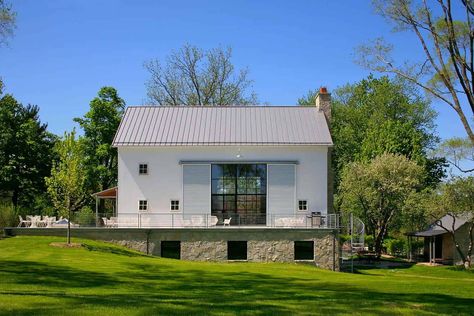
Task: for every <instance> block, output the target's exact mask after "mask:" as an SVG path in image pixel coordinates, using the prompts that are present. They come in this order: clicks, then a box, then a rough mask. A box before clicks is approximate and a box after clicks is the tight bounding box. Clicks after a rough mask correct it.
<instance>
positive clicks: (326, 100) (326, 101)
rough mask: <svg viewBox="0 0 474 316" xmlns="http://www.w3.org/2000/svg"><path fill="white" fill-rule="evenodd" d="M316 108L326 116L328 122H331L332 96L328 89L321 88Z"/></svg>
mask: <svg viewBox="0 0 474 316" xmlns="http://www.w3.org/2000/svg"><path fill="white" fill-rule="evenodd" d="M316 108H317V109H318V111H321V112H323V113H324V115H325V116H326V121H327V122H328V125H329V122H331V94H330V93H329V92H328V89H327V88H326V87H321V88H319V93H318V95H317V96H316Z"/></svg>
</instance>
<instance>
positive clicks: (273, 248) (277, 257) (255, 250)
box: [247, 240, 295, 262]
mask: <svg viewBox="0 0 474 316" xmlns="http://www.w3.org/2000/svg"><path fill="white" fill-rule="evenodd" d="M294 251H295V247H294V242H292V241H290V240H249V241H248V242H247V260H248V261H253V262H293V261H294V258H293V257H294Z"/></svg>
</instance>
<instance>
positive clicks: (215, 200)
mask: <svg viewBox="0 0 474 316" xmlns="http://www.w3.org/2000/svg"><path fill="white" fill-rule="evenodd" d="M223 207H224V197H223V196H219V195H213V196H212V210H215V211H221V210H222V209H223Z"/></svg>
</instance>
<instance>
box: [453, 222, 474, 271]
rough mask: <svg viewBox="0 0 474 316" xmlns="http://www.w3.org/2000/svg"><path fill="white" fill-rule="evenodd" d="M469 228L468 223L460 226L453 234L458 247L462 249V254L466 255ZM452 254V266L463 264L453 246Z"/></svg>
mask: <svg viewBox="0 0 474 316" xmlns="http://www.w3.org/2000/svg"><path fill="white" fill-rule="evenodd" d="M469 226H470V223H466V224H464V225H463V226H461V227H460V228H459V229H458V230H457V231H456V233H455V234H456V241H457V242H458V244H459V247H460V248H461V249H462V251H463V252H464V254H466V253H467V250H468V248H469ZM453 252H454V264H459V265H460V264H463V262H462V258H461V256H460V255H459V253H458V251H457V250H456V248H454V245H453ZM471 261H472V259H471Z"/></svg>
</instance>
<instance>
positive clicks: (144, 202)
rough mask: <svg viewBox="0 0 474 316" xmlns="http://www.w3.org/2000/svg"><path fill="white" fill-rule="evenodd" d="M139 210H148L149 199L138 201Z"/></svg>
mask: <svg viewBox="0 0 474 316" xmlns="http://www.w3.org/2000/svg"><path fill="white" fill-rule="evenodd" d="M138 210H139V211H147V210H148V201H147V200H140V201H138Z"/></svg>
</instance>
